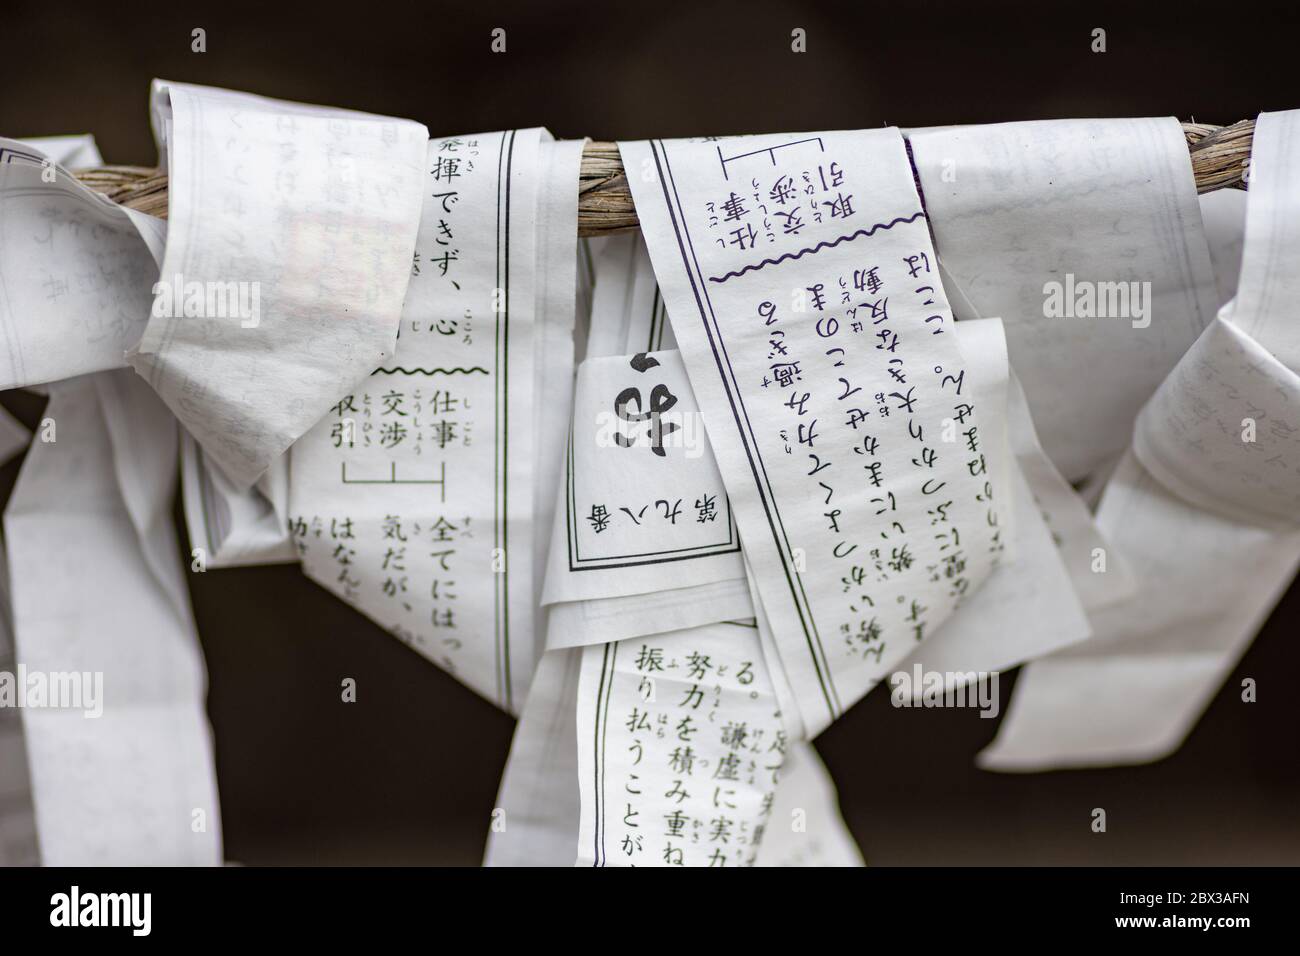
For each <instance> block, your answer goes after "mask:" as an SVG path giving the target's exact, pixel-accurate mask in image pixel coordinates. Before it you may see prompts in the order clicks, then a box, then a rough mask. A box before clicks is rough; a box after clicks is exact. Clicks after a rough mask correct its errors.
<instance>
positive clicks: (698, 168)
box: [620, 129, 1002, 735]
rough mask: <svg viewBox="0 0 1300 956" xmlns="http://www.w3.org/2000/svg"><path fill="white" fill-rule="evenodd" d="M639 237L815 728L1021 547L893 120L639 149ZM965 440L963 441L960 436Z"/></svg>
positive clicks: (635, 188) (631, 165) (633, 149)
mask: <svg viewBox="0 0 1300 956" xmlns="http://www.w3.org/2000/svg"><path fill="white" fill-rule="evenodd" d="M620 149H621V151H622V154H623V162H624V165H625V166H626V167H627V168H628V169H644V170H646V171H647V175H646V176H644V177H643V176H634V177H631V179H630V183H631V187H632V192H633V196H634V199H635V201H636V207H637V212H638V215H639V216H640V219H641V226H642V231H643V233H644V235H645V237H646V242H647V245H648V247H649V250H650V257H651V260H652V261H653V263H654V268H655V273H656V275H657V277H658V280H659V287H660V289H661V290H662V292H663V296H664V299H665V301H666V302H667V306H668V314H669V317H670V318H671V320H672V325H673V332H674V334H675V336H676V339H677V341H678V343H679V345H680V348H681V352H682V356H683V358H684V360H685V363H686V367H687V370H688V372H689V373H690V379H691V385H692V386H693V388H694V391H695V396H696V398H697V400H698V401H699V404H700V408H701V410H702V411H703V413H704V418H705V422H706V424H707V426H708V434H709V439H710V443H711V444H712V446H713V449H714V452H715V454H716V456H717V460H718V466H719V470H720V472H721V474H722V477H723V480H724V482H725V483H726V488H727V491H728V494H729V497H730V500H731V504H732V507H733V508H734V510H735V513H736V516H737V522H738V524H739V528H740V534H741V538H742V540H743V541H744V546H745V550H746V557H747V559H748V560H749V562H750V564H751V566H752V568H753V570H754V573H755V575H756V576H757V579H758V582H759V588H758V592H759V594H760V595H761V598H762V602H763V604H764V607H765V610H766V614H767V617H768V618H769V619H770V621H771V624H772V632H773V634H774V635H775V638H776V641H777V646H778V647H779V650H780V659H781V664H782V665H783V667H784V670H785V672H786V674H787V675H788V677H789V679H790V683H791V685H792V687H793V688H794V692H795V698H796V700H797V702H798V705H799V710H800V716H801V717H802V722H803V725H804V726H805V728H806V729H807V732H808V733H809V734H813V735H815V734H816V733H818V732H819V731H820V730H821V729H822V728H824V727H826V726H827V725H828V724H829V723H830V722H831V721H832V720H833V719H834V718H835V717H837V716H838V715H839V714H840V713H842V712H843V711H844V710H845V709H846V708H847V707H848V706H850V705H851V704H852V703H854V702H855V701H856V700H858V699H859V698H861V697H862V696H863V695H864V694H865V693H866V692H867V691H868V690H870V689H871V688H872V687H874V686H875V684H876V683H877V682H878V681H879V680H880V679H881V678H882V677H883V676H884V675H885V674H887V673H889V672H890V671H891V670H892V669H893V668H894V666H896V665H897V664H898V663H899V661H901V660H902V658H903V657H905V656H906V655H907V654H908V653H910V651H911V649H912V648H913V647H914V646H915V644H916V641H917V640H918V639H920V638H924V637H926V636H927V635H929V634H930V633H932V632H933V631H934V630H936V629H937V628H938V627H939V626H940V625H941V624H942V623H943V621H944V620H945V619H946V618H947V617H948V615H949V614H950V613H951V612H952V610H953V609H954V608H955V607H956V606H957V604H958V603H959V602H960V601H961V599H962V598H963V597H964V596H965V595H966V594H968V593H973V592H974V591H975V590H976V589H977V588H978V587H979V586H980V585H981V584H982V583H983V581H984V579H985V578H986V577H987V576H988V574H989V572H990V571H991V570H992V568H993V566H994V565H995V563H996V561H997V558H998V554H999V552H1000V550H1001V548H1002V543H1001V541H1000V533H999V530H998V524H997V520H998V519H997V513H996V510H995V508H994V501H993V494H994V484H993V481H992V479H991V477H990V474H989V468H988V467H987V465H986V460H985V456H986V452H985V450H984V447H983V445H982V435H983V433H984V432H983V426H984V425H985V424H988V425H990V426H991V425H992V419H991V418H987V419H986V418H985V417H983V415H982V414H981V410H980V409H978V408H976V407H975V406H974V405H973V404H972V403H971V399H970V389H969V386H970V383H969V382H966V381H965V379H966V371H965V362H964V359H963V357H962V355H961V352H960V351H959V349H958V346H957V343H956V342H955V340H954V336H953V334H952V329H953V324H954V323H953V318H952V314H951V312H950V310H949V307H948V303H947V300H946V298H945V296H944V290H943V288H942V283H941V282H940V281H939V276H938V268H937V261H936V259H935V255H934V250H933V248H932V247H931V245H930V237H929V232H928V229H927V225H926V219H925V213H924V212H923V211H922V209H921V203H920V199H919V198H918V196H917V193H916V188H915V186H914V184H913V180H912V173H911V167H910V165H909V163H908V159H907V155H906V152H905V149H904V145H903V140H902V137H901V136H900V135H899V133H898V131H897V130H896V129H888V130H871V131H859V132H834V133H802V134H788V135H772V136H754V137H731V138H723V139H717V140H713V139H710V140H672V141H660V140H654V141H649V142H641V143H624V144H621V145H620ZM945 430H946V431H948V432H951V434H952V437H953V438H954V439H955V441H952V442H949V443H944V442H943V441H942V440H941V438H942V434H941V433H942V432H944V431H945Z"/></svg>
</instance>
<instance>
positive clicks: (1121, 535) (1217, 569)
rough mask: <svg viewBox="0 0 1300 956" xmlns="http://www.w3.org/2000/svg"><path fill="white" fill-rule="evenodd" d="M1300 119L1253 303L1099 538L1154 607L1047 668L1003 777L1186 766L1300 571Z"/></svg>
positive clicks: (1183, 373)
mask: <svg viewBox="0 0 1300 956" xmlns="http://www.w3.org/2000/svg"><path fill="white" fill-rule="evenodd" d="M1297 131H1300V113H1296V112H1289V113H1263V114H1261V115H1260V117H1259V120H1258V122H1257V125H1256V137H1255V145H1254V157H1253V168H1255V169H1257V170H1260V171H1261V172H1263V171H1267V174H1266V175H1262V176H1259V177H1252V180H1251V188H1250V193H1249V199H1248V209H1247V218H1246V240H1245V248H1244V251H1243V258H1242V267H1241V277H1240V281H1239V283H1238V293H1237V298H1236V300H1235V301H1234V302H1232V303H1229V304H1228V305H1227V306H1225V307H1224V309H1223V310H1222V311H1221V312H1220V315H1219V318H1218V319H1217V320H1216V321H1215V322H1214V323H1213V324H1212V325H1211V326H1210V327H1209V328H1207V329H1206V330H1205V332H1204V333H1203V334H1202V335H1201V337H1200V338H1199V339H1198V341H1197V342H1196V344H1195V345H1194V346H1193V347H1192V348H1191V349H1190V350H1189V351H1188V353H1187V354H1186V355H1185V356H1183V358H1182V360H1181V361H1180V362H1179V364H1178V367H1177V368H1176V369H1175V370H1174V371H1173V373H1172V374H1171V375H1170V376H1169V377H1168V378H1167V380H1166V381H1165V382H1164V383H1163V384H1162V385H1161V387H1160V389H1159V390H1158V391H1157V393H1156V395H1155V396H1154V397H1153V398H1152V400H1151V401H1150V402H1149V403H1148V404H1147V406H1146V407H1145V408H1144V409H1143V411H1142V414H1141V415H1140V416H1139V418H1138V422H1137V429H1136V432H1135V435H1134V442H1133V448H1132V451H1131V452H1130V453H1129V454H1127V455H1126V456H1125V458H1124V459H1123V461H1122V462H1121V463H1120V466H1119V468H1118V469H1117V470H1116V472H1115V474H1114V476H1113V477H1112V478H1111V480H1110V482H1109V484H1108V485H1107V487H1106V491H1105V495H1104V497H1103V498H1102V501H1101V506H1100V509H1099V511H1098V525H1099V527H1100V529H1101V531H1102V533H1103V534H1105V535H1106V537H1107V538H1108V539H1109V540H1110V541H1111V542H1112V544H1113V545H1114V547H1115V548H1116V549H1118V550H1119V551H1120V552H1121V554H1123V556H1124V558H1125V560H1126V562H1127V563H1128V565H1129V567H1131V568H1132V569H1133V572H1134V574H1135V575H1136V577H1137V582H1138V592H1137V594H1136V596H1135V597H1134V598H1133V599H1131V600H1129V601H1125V602H1121V603H1120V604H1116V605H1114V606H1111V607H1107V608H1105V609H1103V610H1101V611H1099V612H1097V613H1095V614H1094V615H1093V616H1092V620H1093V627H1094V633H1095V636H1094V637H1093V639H1092V640H1089V641H1087V642H1085V643H1083V644H1081V645H1078V646H1077V647H1074V648H1070V649H1068V650H1067V651H1064V652H1062V653H1061V654H1058V655H1054V656H1052V657H1049V658H1046V659H1044V660H1040V661H1036V662H1034V663H1033V664H1031V665H1030V666H1029V667H1028V668H1027V669H1026V671H1025V673H1024V674H1023V675H1022V676H1021V678H1020V680H1019V681H1018V682H1017V684H1016V693H1015V696H1014V698H1013V699H1012V703H1011V709H1010V712H1009V713H1008V714H1007V718H1006V720H1005V721H1004V722H1003V725H1002V727H1001V728H1000V729H999V734H998V737H997V739H996V740H995V741H994V742H993V744H992V745H991V746H990V747H989V748H988V749H987V750H986V751H985V752H984V753H983V754H981V756H980V760H981V764H982V765H983V766H985V767H988V768H990V769H996V770H1043V769H1051V768H1054V767H1076V766H1088V765H1098V764H1115V763H1139V762H1143V761H1148V760H1156V759H1159V758H1161V757H1164V756H1166V755H1168V754H1169V753H1171V752H1172V751H1174V750H1175V749H1177V748H1178V747H1179V746H1180V745H1181V743H1182V741H1183V739H1184V738H1185V737H1186V735H1187V734H1188V733H1189V732H1190V731H1191V729H1192V727H1193V726H1194V725H1195V723H1196V720H1197V718H1198V717H1199V715H1200V714H1201V712H1202V711H1203V710H1204V708H1205V706H1206V705H1207V704H1208V703H1209V701H1210V699H1211V698H1212V697H1213V695H1214V693H1215V692H1216V690H1217V689H1218V688H1219V687H1220V686H1221V684H1222V682H1223V680H1224V678H1225V676H1226V675H1227V674H1228V673H1229V672H1230V671H1231V669H1232V667H1233V666H1234V664H1235V662H1236V661H1237V660H1238V659H1239V658H1240V656H1241V654H1242V653H1243V652H1244V651H1245V649H1246V647H1247V646H1248V645H1249V643H1250V640H1251V638H1252V637H1253V636H1254V634H1255V633H1256V631H1257V630H1258V629H1259V627H1260V625H1261V624H1262V623H1263V621H1264V619H1265V618H1266V617H1267V616H1268V613H1269V611H1270V609H1271V608H1272V607H1273V605H1274V603H1275V602H1276V601H1277V599H1278V597H1279V596H1280V595H1281V594H1282V592H1283V591H1284V590H1285V589H1286V587H1287V585H1288V583H1289V582H1290V581H1291V579H1292V578H1293V576H1294V575H1295V571H1296V567H1297V565H1298V564H1300V532H1298V531H1297V530H1296V515H1297V511H1296V509H1295V502H1297V501H1300V452H1298V448H1300V377H1297V375H1296V368H1295V367H1294V366H1289V365H1288V364H1287V362H1285V361H1283V360H1282V358H1283V357H1284V356H1286V357H1289V359H1290V361H1293V362H1294V361H1297V360H1300V355H1297V353H1296V352H1294V351H1293V350H1292V347H1293V342H1294V330H1295V328H1296V327H1297V317H1296V314H1295V313H1296V307H1295V298H1294V296H1292V295H1290V294H1289V290H1290V289H1291V286H1292V284H1293V283H1294V274H1295V264H1296V263H1297V262H1298V261H1300V229H1297V228H1296V226H1295V224H1294V221H1293V220H1291V219H1287V218H1285V217H1278V215H1277V212H1278V210H1285V209H1288V208H1291V207H1293V206H1294V205H1295V204H1296V203H1297V202H1300V198H1297V197H1300V176H1297V173H1296V170H1297V169H1300V135H1297Z"/></svg>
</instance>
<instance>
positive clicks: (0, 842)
mask: <svg viewBox="0 0 1300 956" xmlns="http://www.w3.org/2000/svg"><path fill="white" fill-rule="evenodd" d="M0 543H2V542H0ZM17 673H18V670H17V662H16V661H15V659H14V639H13V612H12V608H11V607H10V601H9V566H8V562H7V561H6V560H5V555H4V554H3V553H0V674H13V675H16V674H17ZM40 861H41V860H40V851H39V848H38V846H37V838H36V809H35V807H34V806H33V805H32V781H31V774H30V773H29V772H28V769H27V745H26V743H25V742H24V740H23V723H22V717H21V715H20V714H19V712H18V709H17V708H16V707H14V706H12V705H10V704H6V705H5V706H3V707H0V866H36V865H37V864H38V863H40Z"/></svg>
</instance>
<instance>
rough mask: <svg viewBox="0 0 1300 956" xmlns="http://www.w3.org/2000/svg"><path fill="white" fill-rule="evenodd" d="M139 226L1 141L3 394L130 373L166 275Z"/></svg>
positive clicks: (39, 155)
mask: <svg viewBox="0 0 1300 956" xmlns="http://www.w3.org/2000/svg"><path fill="white" fill-rule="evenodd" d="M134 223H135V217H133V216H132V214H131V213H129V212H128V211H127V210H124V209H123V208H122V207H120V206H118V205H116V204H114V203H112V202H110V201H109V200H108V199H105V198H104V197H103V196H100V195H99V194H97V193H95V192H92V191H91V190H90V189H88V188H86V187H85V186H83V185H82V184H81V183H80V182H78V181H77V180H76V179H75V178H74V177H73V176H72V174H71V173H69V172H67V171H66V170H65V169H64V168H63V167H62V166H59V165H57V164H55V163H54V162H53V160H47V158H46V156H45V154H44V153H43V152H40V151H39V150H37V149H35V148H33V147H30V146H27V145H24V144H22V143H19V142H17V141H15V140H8V139H0V275H3V276H4V277H5V281H4V282H3V283H0V334H2V335H3V339H2V344H0V351H3V358H2V359H0V389H7V388H14V387H16V386H22V385H32V384H38V383H44V382H53V381H57V380H59V379H63V378H69V377H71V376H74V375H81V374H84V373H87V372H95V371H100V370H103V369H110V368H119V367H121V366H122V365H124V364H125V363H124V360H123V353H124V352H125V351H126V349H127V348H129V347H131V346H132V345H134V344H135V343H136V341H137V340H138V339H139V338H140V335H141V333H142V332H143V331H144V327H145V320H146V319H147V317H148V315H149V302H150V294H149V289H150V286H151V284H152V282H153V281H154V279H155V278H156V277H157V274H158V267H157V264H156V263H155V262H154V260H153V258H152V256H151V255H150V252H149V247H148V245H147V243H146V242H145V241H144V240H143V239H142V238H141V234H140V231H139V230H138V228H137V227H136V225H135V224H134Z"/></svg>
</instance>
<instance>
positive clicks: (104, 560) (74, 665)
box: [5, 371, 221, 866]
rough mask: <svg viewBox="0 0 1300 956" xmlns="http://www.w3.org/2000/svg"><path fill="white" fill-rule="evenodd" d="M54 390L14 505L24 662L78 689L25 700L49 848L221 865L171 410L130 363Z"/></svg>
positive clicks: (10, 542) (11, 543) (111, 859)
mask: <svg viewBox="0 0 1300 956" xmlns="http://www.w3.org/2000/svg"><path fill="white" fill-rule="evenodd" d="M50 393H51V394H50V404H49V406H48V408H47V410H46V417H47V418H49V419H51V420H53V422H55V424H56V428H57V431H56V432H55V436H54V437H55V438H56V440H54V441H46V440H43V438H42V436H38V437H37V439H36V440H35V441H34V443H33V446H32V449H31V451H30V452H29V453H28V456H27V459H26V460H25V461H24V462H23V468H22V472H21V473H20V475H19V479H18V485H17V487H16V488H15V489H14V493H13V496H12V498H11V499H10V501H9V505H8V507H7V508H6V510H5V532H6V542H7V546H8V553H9V560H10V565H11V571H12V584H13V607H14V626H15V637H16V642H17V660H18V663H19V664H20V665H21V666H23V667H24V668H26V671H27V673H28V674H29V675H32V674H38V675H45V677H46V678H47V679H49V678H52V677H53V676H54V675H69V677H68V679H69V680H70V681H71V682H72V683H73V684H79V685H80V686H81V691H82V695H81V703H82V704H83V706H82V707H80V708H77V709H68V708H66V707H65V708H61V709H58V708H51V707H37V706H31V705H30V702H29V706H27V707H25V708H24V709H23V711H22V717H23V724H24V728H25V732H26V739H27V749H28V756H29V760H30V765H31V776H32V792H33V796H34V799H35V805H36V820H37V825H38V831H39V835H40V849H41V858H42V860H43V862H44V863H46V864H48V865H61V866H67V865H132V864H152V865H158V864H188V865H195V864H215V863H219V862H220V861H221V836H220V833H221V824H220V817H219V812H218V806H217V790H216V780H215V775H214V772H213V767H212V750H211V740H210V731H209V728H208V723H207V718H206V716H205V714H204V711H203V700H204V696H205V690H206V688H205V676H204V668H203V658H202V656H201V654H200V652H199V647H198V641H197V638H196V635H195V631H194V622H193V618H192V615H191V613H190V609H189V599H188V596H187V594H186V589H185V581H184V578H183V575H182V571H181V568H182V567H183V564H182V563H181V558H180V555H179V554H178V553H177V548H176V541H175V537H174V534H173V531H172V528H171V521H170V514H171V500H172V494H173V492H174V489H175V464H176V435H177V431H176V425H175V421H174V420H173V419H172V417H171V415H170V414H169V413H168V412H167V410H166V408H165V407H164V406H163V405H162V403H161V402H159V401H158V399H157V397H156V396H155V395H153V393H152V392H150V390H149V389H148V387H147V386H146V385H145V384H144V383H143V382H141V381H140V380H139V379H138V378H137V377H136V376H135V375H134V373H130V372H127V371H118V372H108V373H103V374H101V375H100V376H96V377H93V378H89V377H87V378H78V379H75V380H72V381H69V382H61V383H58V384H55V385H52V386H51V387H50ZM45 437H49V436H48V435H46V436H45ZM69 581H75V582H76V587H75V588H69V586H68V582H69ZM96 682H98V683H96ZM88 691H89V692H90V694H91V696H92V697H93V696H97V695H98V704H95V705H94V706H93V707H90V708H87V707H85V706H84V705H85V704H86V703H87V702H90V703H92V704H94V701H93V700H91V699H90V698H89V697H87V692H88ZM101 708H102V713H101V714H100V715H99V716H90V714H89V713H87V712H86V711H88V710H89V711H91V712H93V711H94V710H98V709H101Z"/></svg>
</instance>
